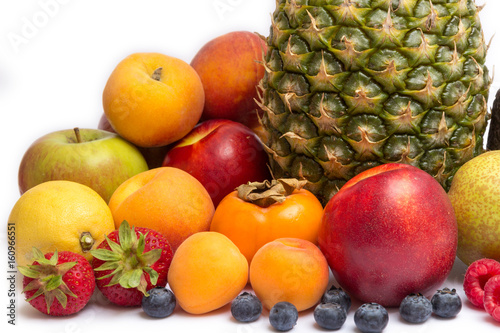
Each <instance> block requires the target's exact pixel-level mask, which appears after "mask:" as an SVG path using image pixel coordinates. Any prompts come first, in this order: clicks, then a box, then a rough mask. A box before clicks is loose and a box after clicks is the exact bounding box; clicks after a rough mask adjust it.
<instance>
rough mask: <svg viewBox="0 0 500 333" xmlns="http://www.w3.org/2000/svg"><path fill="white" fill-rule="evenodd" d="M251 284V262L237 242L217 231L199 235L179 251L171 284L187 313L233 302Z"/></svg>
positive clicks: (189, 240)
mask: <svg viewBox="0 0 500 333" xmlns="http://www.w3.org/2000/svg"><path fill="white" fill-rule="evenodd" d="M247 282H248V262H247V260H246V258H245V256H244V255H243V254H241V252H240V250H239V249H238V247H237V246H236V245H234V243H233V242H231V240H230V239H229V238H227V237H226V236H224V235H223V234H220V233H218V232H214V231H207V232H199V233H196V234H194V235H192V236H191V237H189V238H187V239H186V240H185V241H184V242H183V243H182V244H181V245H180V246H179V248H178V249H177V251H176V252H175V254H174V257H173V259H172V263H171V264H170V268H169V271H168V283H169V285H170V288H171V289H172V291H173V292H174V294H175V297H176V299H177V302H178V303H179V305H180V306H181V308H182V309H184V310H185V311H186V312H188V313H191V314H203V313H207V312H210V311H213V310H216V309H218V308H220V307H222V306H224V305H226V304H228V303H229V302H231V301H232V300H233V299H234V298H235V297H236V296H238V294H239V293H240V292H241V291H242V290H243V288H245V286H246V284H247Z"/></svg>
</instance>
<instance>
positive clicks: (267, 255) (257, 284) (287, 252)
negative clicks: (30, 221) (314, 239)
mask: <svg viewBox="0 0 500 333" xmlns="http://www.w3.org/2000/svg"><path fill="white" fill-rule="evenodd" d="M328 282H329V268H328V263H327V261H326V258H325V257H324V256H323V254H322V253H321V251H320V250H319V248H318V247H317V246H316V245H315V244H313V243H311V242H310V241H307V240H304V239H299V238H279V239H276V240H274V241H272V242H269V243H267V244H266V245H264V246H263V247H261V248H260V249H259V250H258V251H257V253H255V256H254V257H253V259H252V262H251V263H250V284H251V285H252V288H253V290H254V291H255V295H257V297H258V298H259V299H260V300H261V302H262V305H263V306H264V307H265V308H267V309H268V310H270V309H271V308H272V307H273V306H274V305H275V304H276V303H278V302H290V303H292V304H293V305H295V307H296V308H297V310H298V311H302V310H306V309H309V308H311V307H312V306H314V305H315V304H316V303H318V301H319V300H320V299H321V296H322V295H323V293H324V292H325V291H326V289H327V287H328Z"/></svg>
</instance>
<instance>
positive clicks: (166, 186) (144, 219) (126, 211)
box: [109, 167, 215, 251]
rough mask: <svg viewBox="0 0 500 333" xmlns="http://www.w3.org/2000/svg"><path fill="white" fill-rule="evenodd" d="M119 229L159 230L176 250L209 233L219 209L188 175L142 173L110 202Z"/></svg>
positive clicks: (165, 169) (155, 171)
mask: <svg viewBox="0 0 500 333" xmlns="http://www.w3.org/2000/svg"><path fill="white" fill-rule="evenodd" d="M109 208H110V209H111V214H112V215H113V219H114V221H115V226H116V228H118V227H119V226H120V224H121V223H122V222H123V221H124V220H126V221H127V222H128V223H129V224H130V225H134V226H136V227H144V228H150V229H153V230H156V231H158V232H160V233H161V234H163V235H164V236H165V237H166V238H167V240H168V241H169V243H170V245H171V246H172V249H173V250H174V251H175V249H177V247H178V246H179V245H180V244H181V243H182V242H183V241H184V240H185V239H186V238H188V237H189V236H191V235H192V234H194V233H197V232H201V231H208V230H209V228H210V222H211V219H212V216H213V214H214V211H215V208H214V205H213V203H212V199H211V198H210V195H209V194H208V192H207V190H206V189H205V188H204V187H203V185H202V184H201V183H200V182H199V181H198V180H196V178H194V177H193V176H191V175H190V174H188V173H187V172H185V171H183V170H180V169H177V168H171V167H161V168H156V169H152V170H148V171H145V172H142V173H139V174H137V175H135V176H133V177H131V178H129V179H128V180H126V181H125V182H123V183H122V184H121V185H120V186H119V187H118V188H117V189H116V190H115V192H114V193H113V195H112V196H111V199H110V200H109Z"/></svg>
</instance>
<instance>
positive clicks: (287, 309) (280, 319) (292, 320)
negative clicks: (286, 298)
mask: <svg viewBox="0 0 500 333" xmlns="http://www.w3.org/2000/svg"><path fill="white" fill-rule="evenodd" d="M298 319H299V313H298V311H297V308H296V307H295V305H293V304H292V303H289V302H278V303H276V304H275V305H274V306H273V307H272V308H271V311H269V322H270V323H271V325H272V326H273V327H274V328H275V329H277V330H278V331H289V330H291V329H292V328H293V327H294V326H295V324H297V320H298Z"/></svg>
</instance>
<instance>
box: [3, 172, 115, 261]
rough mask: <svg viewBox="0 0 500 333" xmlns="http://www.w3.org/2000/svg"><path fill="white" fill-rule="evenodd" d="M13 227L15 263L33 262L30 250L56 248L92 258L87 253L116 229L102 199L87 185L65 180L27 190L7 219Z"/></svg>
mask: <svg viewBox="0 0 500 333" xmlns="http://www.w3.org/2000/svg"><path fill="white" fill-rule="evenodd" d="M11 223H12V224H13V225H15V231H16V261H17V264H18V265H20V266H26V265H28V264H31V263H32V261H33V260H32V251H31V250H32V248H33V247H36V248H38V249H39V250H40V251H42V252H43V253H47V252H53V251H55V250H56V249H57V250H58V251H59V252H61V251H71V252H75V253H79V254H82V255H83V256H84V257H85V258H87V260H91V259H92V255H91V254H90V252H89V251H90V250H92V249H94V248H96V247H97V245H99V244H100V243H101V242H102V241H103V240H104V236H105V235H107V234H109V233H110V232H112V231H113V230H115V224H114V222H113V217H112V215H111V211H110V210H109V207H108V205H107V204H106V202H105V201H104V199H103V198H102V197H101V196H100V195H99V194H98V193H97V192H96V191H94V190H93V189H91V188H90V187H88V186H85V185H82V184H79V183H76V182H71V181H67V180H52V181H47V182H44V183H41V184H39V185H37V186H35V187H32V188H31V189H29V190H28V191H26V192H25V193H24V194H23V195H22V196H21V197H20V198H19V200H18V201H17V202H16V204H15V205H14V207H13V208H12V211H11V213H10V216H9V224H11Z"/></svg>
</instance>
